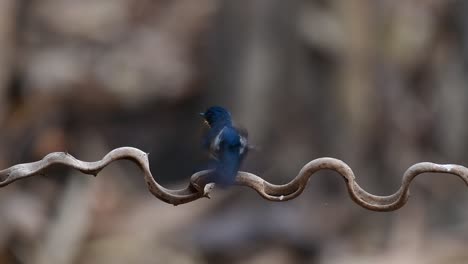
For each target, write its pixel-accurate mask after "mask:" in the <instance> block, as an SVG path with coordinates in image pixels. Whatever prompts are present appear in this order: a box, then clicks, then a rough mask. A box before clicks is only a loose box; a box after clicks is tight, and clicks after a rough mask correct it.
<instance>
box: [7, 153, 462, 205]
mask: <svg viewBox="0 0 468 264" xmlns="http://www.w3.org/2000/svg"><path fill="white" fill-rule="evenodd" d="M122 159H125V160H130V161H132V162H134V163H135V164H137V165H138V167H139V168H140V169H141V170H142V172H143V175H144V179H145V182H146V184H147V187H148V190H149V191H150V192H151V193H152V194H153V195H154V196H155V197H156V198H158V199H160V200H162V201H164V202H166V203H169V204H173V205H179V204H184V203H189V202H192V201H194V200H197V199H199V198H202V197H208V198H209V197H210V196H209V194H210V191H211V189H212V188H213V187H214V184H213V183H211V182H210V181H209V178H210V177H209V176H210V175H211V172H212V171H211V170H204V171H199V172H197V173H195V174H193V175H192V176H191V178H190V183H189V184H188V186H187V187H186V188H184V189H180V190H172V189H167V188H165V187H163V186H161V185H160V184H158V183H157V181H156V180H155V178H154V177H153V175H152V173H151V171H150V169H149V160H148V154H147V153H145V152H143V151H141V150H140V149H137V148H133V147H121V148H116V149H114V150H112V151H110V152H109V153H107V154H106V155H105V156H104V157H103V158H102V159H101V160H98V161H94V162H86V161H81V160H78V159H76V158H75V157H73V156H72V155H70V154H68V153H65V152H53V153H50V154H48V155H47V156H45V157H44V158H43V159H42V160H39V161H36V162H31V163H22V164H17V165H14V166H12V167H9V168H7V169H4V170H1V171H0V187H4V186H6V185H8V184H10V183H12V182H14V181H17V180H20V179H24V178H28V177H31V176H34V175H43V174H44V171H45V170H46V169H47V168H49V167H50V166H52V165H55V164H62V165H65V166H68V167H70V168H73V169H76V170H78V171H81V172H82V173H84V174H89V175H94V176H96V175H97V174H98V173H99V172H100V171H101V170H102V169H104V168H105V167H106V166H107V165H109V164H110V163H112V162H113V161H116V160H122ZM320 170H333V171H335V172H337V173H338V174H339V175H341V176H342V177H343V180H344V181H345V183H346V187H347V190H348V193H349V195H350V197H351V199H352V200H353V201H354V202H356V203H357V204H358V205H360V206H362V207H364V208H366V209H368V210H372V211H394V210H398V209H399V208H401V207H403V206H404V205H405V204H406V202H407V201H408V198H409V195H410V190H409V187H410V185H411V182H412V181H413V180H414V178H416V176H418V175H420V174H423V173H427V172H433V173H445V174H452V175H455V176H458V177H459V178H460V179H462V180H463V181H464V182H465V184H466V185H467V186H468V168H466V167H464V166H461V165H456V164H436V163H431V162H420V163H416V164H414V165H412V166H411V167H409V168H408V169H407V170H406V172H405V173H404V174H403V177H402V183H401V187H400V188H399V189H398V190H397V191H396V192H395V193H394V194H392V195H388V196H379V195H373V194H371V193H368V192H366V191H365V190H364V189H362V188H361V187H360V186H359V185H358V184H357V182H356V177H355V176H354V173H353V171H352V170H351V168H350V167H349V166H348V165H347V164H346V163H344V162H343V161H341V160H338V159H335V158H318V159H315V160H312V161H310V162H309V163H307V164H306V165H304V167H302V169H301V170H300V171H299V173H298V174H297V176H296V177H295V178H294V179H292V180H291V181H290V182H289V183H286V184H282V185H276V184H272V183H270V182H268V181H266V180H264V179H262V178H261V177H259V176H257V175H255V174H252V173H249V172H243V171H240V172H238V174H237V177H236V185H239V186H247V187H250V188H252V189H254V190H255V191H256V192H257V193H258V194H259V195H260V196H261V197H263V198H264V199H266V200H270V201H277V202H281V201H288V200H291V199H294V198H296V197H298V196H299V195H301V193H302V192H303V191H304V189H305V187H306V186H307V182H308V181H309V179H310V177H311V176H312V175H314V174H315V173H316V172H318V171H320Z"/></svg>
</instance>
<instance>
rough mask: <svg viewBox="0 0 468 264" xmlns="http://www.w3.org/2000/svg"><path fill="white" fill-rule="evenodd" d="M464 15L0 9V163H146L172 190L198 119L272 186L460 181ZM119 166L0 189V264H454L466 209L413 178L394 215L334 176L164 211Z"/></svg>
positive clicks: (464, 149)
mask: <svg viewBox="0 0 468 264" xmlns="http://www.w3.org/2000/svg"><path fill="white" fill-rule="evenodd" d="M467 13H468V1H463V0H459V1H456V0H289V1H284V0H198V1H194V0H172V1H168V0H133V1H132V0H112V1H110V0H81V1H75V0H41V1H39V0H0V122H1V127H2V130H1V132H0V135H1V136H0V165H1V167H3V168H6V167H8V166H11V165H13V164H17V163H23V162H30V161H35V160H38V159H41V158H42V157H43V156H44V155H46V154H47V153H49V152H53V151H68V152H69V153H71V154H72V155H74V156H75V157H77V158H79V159H82V160H89V161H91V160H97V159H100V158H101V157H102V156H103V155H104V154H105V153H107V152H108V151H110V150H111V149H113V148H116V147H119V146H133V147H137V148H140V149H142V150H144V151H147V152H150V153H151V155H150V162H151V169H152V171H153V175H154V176H155V177H156V178H157V180H158V181H159V182H161V183H162V184H164V185H165V186H167V187H170V188H177V187H180V186H185V185H186V184H187V183H188V179H189V177H190V175H191V174H192V173H193V172H195V171H197V170H199V169H202V168H203V166H204V164H205V162H206V158H207V157H206V155H205V154H204V153H203V151H202V150H201V149H200V137H201V136H202V134H203V124H202V122H201V120H200V117H199V116H198V112H201V111H203V110H205V109H206V108H207V107H208V106H210V105H214V104H216V105H223V106H226V107H228V108H229V109H231V111H232V113H233V116H234V119H235V120H236V122H237V123H238V124H239V125H241V126H243V127H245V128H247V129H248V130H249V135H250V140H251V142H252V144H254V145H256V146H258V149H257V150H256V151H254V152H252V153H250V156H249V157H248V158H247V161H246V163H245V166H244V170H248V171H251V172H255V173H257V174H259V175H260V176H262V177H264V178H265V179H267V180H269V181H271V182H275V183H282V182H286V181H288V180H289V179H291V178H293V177H294V176H295V175H296V174H297V172H298V171H299V170H300V168H301V167H302V166H303V165H304V164H305V163H306V162H308V161H310V160H312V159H314V158H317V157H322V156H331V157H336V158H339V159H342V160H344V161H345V162H347V163H348V164H349V165H350V166H351V167H352V168H353V170H354V171H355V173H356V175H357V178H358V182H359V183H360V185H361V186H363V187H364V188H365V189H367V190H368V191H370V192H372V193H375V194H380V195H386V194H390V193H393V192H394V191H396V190H397V188H398V187H399V184H400V180H401V175H402V173H403V172H404V170H406V168H407V167H408V166H410V165H412V164H413V163H416V162H420V161H434V162H439V163H459V164H462V165H467V164H468V160H467V159H466V157H467V154H468V145H467V144H466V143H465V142H466V137H465V136H466V134H467V130H468V126H467V125H466V122H465V121H466V115H467V113H468V89H466V87H465V86H466V82H467V78H468V77H467V70H468V16H467V15H466V14H467ZM142 178H143V177H142V175H141V173H140V171H139V170H138V169H137V168H136V166H135V165H133V164H131V163H129V162H125V161H119V162H116V163H113V164H112V165H111V166H109V167H108V168H106V169H105V170H104V171H102V172H101V173H100V174H99V176H98V177H97V178H93V177H90V176H86V175H82V174H80V173H79V172H76V171H72V170H69V169H67V168H65V167H60V166H58V167H54V168H52V169H51V170H50V171H49V173H48V174H47V175H46V176H44V177H34V178H30V179H27V180H23V181H20V182H15V183H14V184H11V185H9V186H7V187H5V188H3V189H1V190H0V263H35V264H42V263H64V264H67V263H80V264H81V263H116V264H119V263H167V264H171V263H187V264H188V263H252V264H254V263H255V264H257V263H269V264H275V263H347V264H349V263H351V264H352V263H364V264H365V263H383V264H386V263H468V253H467V251H466V246H465V245H466V244H467V242H468V225H467V223H468V209H467V207H466V204H467V202H468V196H467V195H466V189H465V186H463V184H462V182H461V181H460V180H458V179H456V177H453V176H447V175H424V176H422V177H420V178H418V179H417V180H416V182H415V183H414V184H413V186H412V198H411V200H410V202H409V204H408V205H407V206H405V207H404V208H403V209H401V210H399V211H397V212H392V213H376V212H371V211H366V210H364V209H362V208H360V207H358V206H357V205H355V204H354V203H353V202H352V201H351V200H350V199H349V198H348V196H347V193H346V191H345V187H344V184H343V183H342V182H341V181H342V180H341V179H340V178H339V177H338V176H337V175H335V173H331V172H320V173H319V175H318V177H313V178H312V179H311V180H310V182H309V186H308V188H307V189H306V191H305V193H304V194H303V195H302V196H300V197H299V198H298V199H296V200H293V201H290V202H286V203H272V202H267V201H265V200H263V199H261V198H260V197H259V196H258V195H257V194H256V193H255V192H253V191H252V190H250V189H247V188H239V187H234V188H231V189H229V190H220V191H216V192H215V194H214V195H213V198H212V199H211V200H207V199H203V200H198V201H195V202H193V203H190V204H186V205H181V206H177V207H174V206H172V205H167V204H165V203H163V202H162V201H160V200H158V199H156V198H154V197H153V196H152V195H151V194H150V193H149V192H148V191H147V190H146V186H145V184H144V182H143V179H142Z"/></svg>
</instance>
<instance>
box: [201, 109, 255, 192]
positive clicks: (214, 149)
mask: <svg viewBox="0 0 468 264" xmlns="http://www.w3.org/2000/svg"><path fill="white" fill-rule="evenodd" d="M200 115H201V116H203V118H204V119H205V123H206V124H207V125H208V127H209V131H208V133H207V135H206V136H205V138H204V140H203V147H204V148H205V149H206V150H208V152H209V153H210V156H211V157H212V158H213V159H214V160H215V163H216V166H215V174H214V178H213V181H214V182H215V183H218V184H220V185H221V186H229V185H232V184H233V183H234V182H235V179H236V175H237V172H238V170H239V168H240V166H241V163H242V161H243V160H244V158H245V156H246V155H247V152H248V149H249V147H248V144H247V135H246V133H242V132H241V131H240V130H238V129H237V128H235V127H234V126H233V125H232V119H231V113H229V112H228V111H227V110H226V109H224V108H223V107H220V106H212V107H210V108H208V109H207V110H206V112H204V113H200Z"/></svg>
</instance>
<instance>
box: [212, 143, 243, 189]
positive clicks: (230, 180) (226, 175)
mask: <svg viewBox="0 0 468 264" xmlns="http://www.w3.org/2000/svg"><path fill="white" fill-rule="evenodd" d="M240 165H241V157H240V156H239V150H238V148H226V149H225V150H223V153H222V155H221V157H220V159H219V163H218V164H217V166H216V174H217V175H216V183H218V184H220V185H221V186H226V187H227V186H230V185H233V184H234V183H235V181H236V175H237V172H238V171H239V167H240Z"/></svg>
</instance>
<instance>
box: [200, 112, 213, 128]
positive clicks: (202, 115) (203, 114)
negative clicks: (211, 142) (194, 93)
mask: <svg viewBox="0 0 468 264" xmlns="http://www.w3.org/2000/svg"><path fill="white" fill-rule="evenodd" d="M200 116H201V117H203V118H205V113H203V112H202V113H200ZM203 121H204V123H205V125H207V126H208V127H211V126H210V123H208V121H207V120H206V119H204V120H203Z"/></svg>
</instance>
